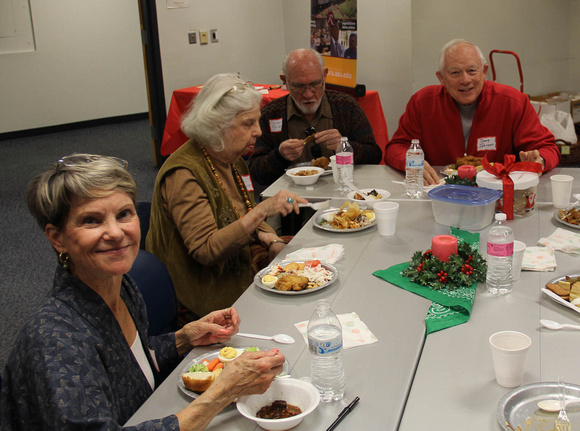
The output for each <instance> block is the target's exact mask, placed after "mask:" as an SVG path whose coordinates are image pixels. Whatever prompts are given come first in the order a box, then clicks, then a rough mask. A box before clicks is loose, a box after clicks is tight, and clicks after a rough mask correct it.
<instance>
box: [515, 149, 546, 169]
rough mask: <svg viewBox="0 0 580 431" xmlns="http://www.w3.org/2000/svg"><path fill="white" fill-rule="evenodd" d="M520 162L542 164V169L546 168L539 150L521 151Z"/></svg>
mask: <svg viewBox="0 0 580 431" xmlns="http://www.w3.org/2000/svg"><path fill="white" fill-rule="evenodd" d="M520 160H521V161H522V162H535V163H540V164H541V165H542V168H544V159H543V158H542V156H540V152H539V151H538V150H532V151H520Z"/></svg>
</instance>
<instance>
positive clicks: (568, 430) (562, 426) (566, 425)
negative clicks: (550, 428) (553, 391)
mask: <svg viewBox="0 0 580 431" xmlns="http://www.w3.org/2000/svg"><path fill="white" fill-rule="evenodd" d="M558 395H559V396H560V413H558V417H557V418H556V420H555V421H554V428H555V429H556V431H572V424H571V423H570V420H569V419H568V415H567V414H566V403H565V399H566V387H565V386H564V381H563V380H562V375H560V376H559V377H558Z"/></svg>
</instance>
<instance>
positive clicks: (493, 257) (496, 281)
mask: <svg viewBox="0 0 580 431" xmlns="http://www.w3.org/2000/svg"><path fill="white" fill-rule="evenodd" d="M487 256H488V258H487V276H486V280H485V282H486V284H487V291H488V292H489V293H491V294H493V295H497V294H498V293H499V294H500V295H506V294H508V293H510V292H511V290H512V286H513V281H512V266H513V259H514V234H513V232H512V229H511V228H510V227H509V226H508V225H507V222H506V215H505V214H504V213H497V214H496V215H495V223H494V224H493V225H492V226H491V229H490V230H489V234H488V235H487Z"/></svg>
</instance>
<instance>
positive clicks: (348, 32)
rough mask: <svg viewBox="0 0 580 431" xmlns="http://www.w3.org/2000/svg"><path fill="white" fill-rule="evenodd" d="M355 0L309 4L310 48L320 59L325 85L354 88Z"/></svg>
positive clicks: (324, 1)
mask: <svg viewBox="0 0 580 431" xmlns="http://www.w3.org/2000/svg"><path fill="white" fill-rule="evenodd" d="M356 1H357V0H310V2H311V19H310V47H311V48H312V49H315V50H317V51H318V52H319V53H320V54H322V55H323V56H324V62H325V63H326V67H328V75H327V77H326V81H327V82H328V83H329V84H334V85H340V86H343V87H351V88H354V87H355V86H356V54H357V49H356V47H357V27H356V26H357V24H356V21H357V20H356Z"/></svg>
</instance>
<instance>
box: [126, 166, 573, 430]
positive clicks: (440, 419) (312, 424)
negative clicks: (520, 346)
mask: <svg viewBox="0 0 580 431" xmlns="http://www.w3.org/2000/svg"><path fill="white" fill-rule="evenodd" d="M577 172H578V170H576V169H573V168H556V169H555V170H553V171H552V172H551V173H549V174H547V175H544V176H542V177H541V179H540V186H539V187H538V202H537V204H536V211H535V214H533V215H532V216H531V217H528V218H525V219H516V220H514V221H510V226H512V228H513V229H514V232H515V236H516V238H517V239H519V240H522V241H524V242H525V243H526V244H527V245H528V246H531V245H535V244H536V242H537V240H538V239H539V238H540V237H544V236H548V235H550V234H551V233H552V232H553V231H554V230H555V229H556V228H557V227H563V226H562V225H559V224H557V222H556V221H554V220H553V218H552V214H553V212H554V208H553V207H552V205H551V204H550V203H549V202H550V201H551V192H550V188H549V176H550V175H552V174H555V173H569V174H571V175H573V176H576V177H577V179H576V180H575V183H574V189H573V192H580V175H579V174H580V172H578V173H577ZM324 178H325V177H322V179H324ZM330 178H332V177H330ZM393 179H394V180H397V181H399V180H401V179H402V174H400V173H399V172H397V171H394V170H392V169H391V168H389V167H386V166H357V167H356V168H355V183H356V185H357V186H359V187H362V188H365V187H376V188H384V189H387V190H390V191H391V192H392V196H391V198H393V199H396V200H397V201H398V202H399V204H400V212H399V218H398V223H397V233H396V234H395V235H394V236H392V237H387V238H383V237H380V236H379V235H378V233H377V230H376V228H371V229H367V230H363V231H360V232H351V233H346V234H338V233H333V232H327V231H323V230H320V229H318V228H316V227H315V226H314V225H313V222H312V220H311V221H310V222H308V223H307V224H306V225H305V226H304V227H303V228H302V230H301V231H300V232H299V233H298V234H297V235H296V237H295V238H294V239H293V241H292V242H291V243H290V244H289V245H288V246H287V250H286V252H285V253H284V254H286V253H287V252H292V251H295V250H297V249H300V248H302V247H310V246H320V245H325V244H330V243H337V244H342V245H344V247H345V256H344V258H343V259H341V260H340V261H338V262H337V264H336V265H335V266H336V267H337V268H338V271H339V277H338V280H337V281H336V282H335V283H333V284H331V285H330V286H329V287H327V288H325V289H322V290H320V291H317V292H313V293H310V294H306V295H297V296H292V297H288V296H285V295H278V294H275V293H271V292H266V291H264V290H262V289H260V288H258V287H257V286H256V285H255V284H252V285H251V286H250V287H249V288H248V290H247V291H246V292H245V293H244V294H243V295H242V297H240V299H239V300H238V301H236V303H235V304H234V305H235V306H236V307H237V308H238V310H239V312H240V314H241V316H242V325H241V328H240V329H241V331H243V332H254V333H264V334H276V333H288V334H291V335H292V336H294V337H295V338H296V339H297V342H296V343H295V344H293V345H277V344H275V343H273V342H269V341H258V342H256V341H251V342H248V340H246V339H242V338H240V337H234V338H233V339H232V341H231V342H230V343H228V344H230V345H232V346H238V347H243V346H249V345H257V346H259V347H263V348H273V347H277V348H280V350H281V351H282V352H283V353H284V355H286V357H287V359H288V362H289V364H290V372H291V374H292V376H293V377H298V378H299V377H303V376H308V375H309V373H310V367H309V364H310V362H309V356H308V350H307V348H306V344H305V343H304V342H303V340H302V339H300V335H299V333H298V332H297V330H296V329H295V328H294V323H297V322H300V321H303V320H307V319H308V318H309V317H310V315H311V313H312V311H313V309H314V303H315V301H316V300H318V299H320V298H326V299H328V300H329V301H330V302H331V305H332V308H333V310H334V311H335V312H336V313H337V314H340V313H348V312H356V313H357V314H358V315H359V316H360V318H361V320H362V321H363V322H364V323H366V324H367V325H368V327H369V328H370V330H371V331H372V332H373V333H374V334H375V335H376V337H377V338H378V340H379V341H378V342H377V343H374V344H371V345H368V346H362V347H357V348H353V349H349V350H345V351H344V365H345V370H346V375H347V379H348V380H347V389H346V394H345V398H344V399H343V400H342V401H340V402H337V403H333V404H329V405H326V404H325V405H322V404H321V405H320V407H319V408H318V409H317V410H316V411H315V412H313V413H312V414H311V415H309V416H308V417H307V418H306V419H305V420H304V421H303V422H302V424H301V425H300V426H299V427H297V428H295V429H296V430H324V429H326V428H327V427H328V426H329V425H330V424H331V423H332V421H333V420H334V419H335V418H336V416H337V415H338V413H339V412H340V411H341V410H342V408H343V407H344V406H345V405H346V404H347V403H348V402H350V401H351V400H352V399H353V398H354V397H355V396H359V397H360V398H361V401H360V403H359V404H358V405H357V407H356V408H355V409H354V410H353V412H352V413H351V414H350V415H349V416H347V417H346V419H345V420H344V421H343V422H342V423H341V425H340V426H339V429H344V430H354V429H361V430H362V429H385V430H397V429H401V430H439V429H441V430H443V429H445V430H448V429H451V430H455V429H457V430H460V429H461V430H463V429H470V430H480V429H481V430H489V429H493V430H499V429H501V427H500V426H499V423H498V422H497V420H496V413H495V410H496V405H497V402H498V400H499V399H500V398H501V397H502V396H503V395H504V394H505V393H507V392H508V391H509V390H508V389H506V388H502V387H501V386H499V385H497V384H496V383H495V379H494V374H493V366H492V360H491V353H490V351H489V347H488V342H487V339H488V338H489V335H491V334H492V333H493V332H496V331H498V330H505V329H514V330H519V331H522V332H525V333H526V334H528V335H529V336H530V337H531V338H532V342H533V344H532V348H531V350H530V354H529V357H528V364H527V368H526V375H525V377H524V384H526V383H531V382H536V381H540V380H542V381H554V380H555V379H556V377H557V375H558V374H559V373H563V374H564V378H565V380H566V381H568V382H572V383H578V384H580V370H579V369H578V367H576V366H574V365H573V364H574V363H576V362H577V358H578V357H580V343H578V342H577V339H576V336H575V335H574V333H572V332H566V331H559V332H557V333H554V332H552V331H548V330H545V329H539V319H540V318H548V319H553V320H557V321H560V322H563V323H578V321H579V320H580V314H578V313H576V312H574V311H572V310H569V309H565V308H563V307H561V306H559V305H557V304H555V303H553V302H552V301H551V300H549V299H547V298H546V297H545V295H544V294H542V293H541V291H540V287H542V286H543V285H544V284H545V282H546V281H547V280H549V279H550V278H553V277H555V276H557V275H562V274H566V273H574V272H576V273H578V272H580V271H578V270H577V269H575V268H576V266H577V265H578V259H577V258H576V257H573V256H571V255H568V254H565V253H561V252H556V258H557V261H558V268H557V269H556V271H555V272H522V276H521V278H520V280H519V281H517V282H516V283H515V284H514V290H513V292H512V293H511V294H510V295H507V296H505V297H492V296H491V295H488V294H487V293H486V290H485V285H484V283H480V285H479V286H478V288H477V295H476V299H475V304H474V308H473V312H472V315H471V318H470V320H469V321H468V322H467V323H465V324H463V325H460V326H456V327H453V328H449V329H446V330H443V331H440V332H436V333H434V334H431V335H429V336H428V337H427V338H426V339H425V324H424V317H425V315H426V312H427V310H428V308H429V306H430V301H428V300H426V299H424V298H422V297H419V296H417V295H414V294H412V293H409V292H406V291H404V290H403V289H400V288H398V287H396V286H393V285H391V284H389V283H387V282H385V281H382V280H380V279H378V278H376V277H374V276H373V275H372V272H373V271H375V270H377V269H385V268H387V267H390V266H391V265H394V264H398V263H401V262H404V261H406V260H409V258H410V257H411V255H412V254H413V252H414V251H416V250H425V249H427V248H429V247H430V244H431V238H432V237H433V236H434V235H439V234H444V233H448V232H449V228H448V227H447V226H443V225H439V224H436V223H435V220H434V218H433V213H432V210H431V203H430V202H429V200H428V199H422V200H411V199H407V198H406V197H405V196H404V194H403V192H402V190H403V187H402V186H400V185H397V184H393V183H392V182H391V180H393ZM285 181H286V180H285V179H284V177H282V178H280V179H279V180H278V181H277V182H276V183H275V184H274V185H272V186H271V187H270V188H269V189H267V190H266V191H265V192H264V194H269V193H275V191H276V190H277V189H279V188H285V187H287V186H289V185H290V184H286V183H285ZM330 181H331V180H330ZM319 183H320V181H319ZM318 185H319V186H320V187H316V188H313V190H306V188H305V187H302V189H303V190H302V192H303V193H301V194H302V195H304V196H307V197H308V198H309V199H317V198H326V197H330V198H334V199H333V200H332V205H333V206H338V205H340V204H342V202H344V200H345V199H344V197H342V196H340V194H338V191H337V190H334V191H332V189H333V188H335V187H334V186H333V185H332V184H330V183H326V184H322V183H320V184H318ZM488 230H489V227H487V228H485V229H483V230H481V231H480V233H481V239H480V243H481V244H485V241H486V237H487V232H488ZM482 248H484V247H482ZM210 349H212V348H210V347H204V348H196V349H194V350H193V351H192V352H190V354H189V355H188V356H187V357H186V358H185V359H184V361H183V363H182V365H180V366H179V367H177V368H176V370H175V371H174V372H173V373H172V374H171V375H170V376H169V377H168V378H167V379H166V381H165V382H164V383H163V384H162V385H161V386H160V387H159V388H158V389H157V390H156V391H155V392H154V394H153V395H152V396H151V398H150V399H149V400H147V402H146V403H145V404H144V405H143V406H142V407H141V409H139V410H138V411H137V412H136V413H135V415H134V416H133V417H132V418H131V420H130V421H129V422H128V425H131V424H136V423H138V422H141V421H143V420H145V419H148V418H155V417H161V416H165V415H168V414H171V413H175V412H177V411H179V410H181V409H182V408H184V407H185V406H186V405H187V404H188V402H190V399H189V398H188V397H187V396H186V395H184V394H183V393H181V391H180V390H179V389H178V387H177V379H178V378H179V372H180V370H181V368H182V367H183V365H184V364H186V363H188V362H190V361H191V359H192V358H194V357H196V356H199V355H201V354H203V353H204V352H207V351H208V350H210ZM208 429H210V430H254V429H258V428H257V427H256V425H255V424H254V423H253V422H251V421H249V420H247V419H245V418H243V417H242V416H241V415H239V414H238V413H237V410H236V409H235V407H228V408H227V409H226V410H224V411H223V412H222V413H220V414H219V415H218V416H217V417H216V418H215V419H214V420H213V421H212V423H211V425H210V427H209V428H208Z"/></svg>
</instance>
